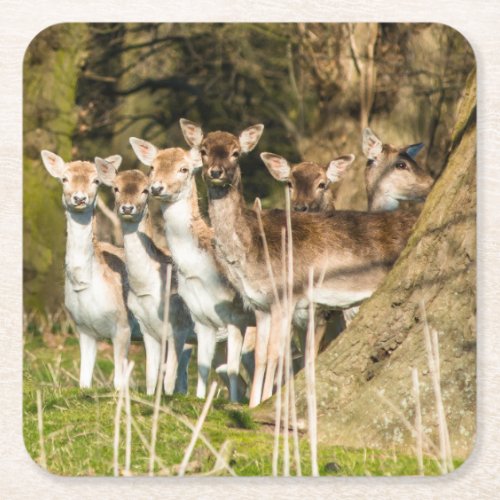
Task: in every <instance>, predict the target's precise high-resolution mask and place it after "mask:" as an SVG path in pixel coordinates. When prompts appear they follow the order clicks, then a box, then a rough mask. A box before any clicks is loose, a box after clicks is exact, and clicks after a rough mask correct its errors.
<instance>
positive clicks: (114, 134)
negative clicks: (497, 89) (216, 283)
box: [23, 23, 474, 311]
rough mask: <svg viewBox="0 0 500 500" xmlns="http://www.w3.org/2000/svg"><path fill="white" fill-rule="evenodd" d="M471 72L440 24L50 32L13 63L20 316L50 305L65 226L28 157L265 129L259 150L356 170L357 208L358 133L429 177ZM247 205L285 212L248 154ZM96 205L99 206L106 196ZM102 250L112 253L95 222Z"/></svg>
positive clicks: (107, 230) (49, 184) (103, 27)
mask: <svg viewBox="0 0 500 500" xmlns="http://www.w3.org/2000/svg"><path fill="white" fill-rule="evenodd" d="M473 68H474V56H473V53H472V50H471V48H470V46H469V45H468V43H467V41H466V40H465V39H464V38H463V37H462V36H461V35H460V34H459V33H457V32H456V31H454V30H453V29H451V28H449V27H447V26H444V25H439V24H309V23H308V24H301V23H298V24H295V23H294V24H290V23H274V24H201V23H200V24H146V23H142V24H105V23H101V24H59V25H55V26H52V27H50V28H48V29H46V30H44V31H43V32H41V33H40V34H39V35H38V36H37V37H36V38H35V39H34V40H33V41H32V43H31V44H30V46H29V48H28V50H27V52H26V55H25V60H24V115H23V116H24V137H23V139H24V184H23V196H24V197H23V209H24V228H23V236H24V255H23V269H24V305H25V309H27V310H33V309H36V310H42V311H54V310H56V309H59V308H60V307H61V304H62V293H63V266H64V249H65V220H64V215H63V211H62V208H61V201H60V186H59V185H58V183H57V182H55V180H54V179H52V178H51V177H49V176H48V175H47V173H46V172H45V170H44V169H43V167H42V164H41V161H40V150H41V149H49V150H52V151H54V152H57V153H58V154H59V155H61V156H62V157H63V158H64V159H66V160H70V159H93V158H94V156H96V155H99V156H108V155H111V154H117V153H118V154H121V155H122V156H123V157H124V167H123V168H133V167H137V166H138V162H137V160H136V159H135V157H134V155H133V153H132V150H131V148H130V147H129V144H128V137H130V136H137V137H141V138H144V139H147V140H149V141H152V142H154V143H156V144H157V145H159V146H162V147H164V146H183V145H184V141H183V138H182V135H181V132H180V129H179V126H178V120H179V118H181V117H186V118H188V119H190V120H193V121H197V122H199V123H200V124H202V126H203V128H204V130H206V131H210V130H215V129H222V130H228V131H232V132H238V131H239V130H241V129H243V128H245V127H246V126H249V125H251V124H254V123H264V125H265V126H266V129H265V133H264V135H263V137H262V139H261V142H260V144H259V147H258V148H257V149H258V150H259V151H265V150H267V151H272V152H276V153H278V154H281V155H283V156H285V157H287V158H288V159H289V160H290V161H292V162H293V161H299V160H300V159H308V160H314V161H319V162H325V163H326V162H327V161H329V160H330V159H332V158H334V157H336V156H339V155H341V154H346V153H353V154H355V155H356V161H355V164H354V165H353V167H352V168H351V170H350V172H349V173H348V175H347V177H346V179H345V180H344V181H343V183H342V184H341V186H340V187H339V189H338V192H337V204H336V205H337V206H338V208H341V209H347V208H352V209H365V208H366V197H365V193H364V186H363V177H362V172H363V168H364V164H365V159H364V158H363V156H362V153H361V130H362V129H363V128H364V127H365V126H367V125H370V127H371V128H372V129H373V130H374V131H375V132H376V133H377V134H378V135H379V136H380V137H381V138H382V139H383V140H384V141H385V142H390V143H393V144H396V145H403V144H409V143H415V142H424V143H425V145H426V148H425V149H424V150H423V152H422V153H421V155H420V157H419V158H420V163H421V164H422V165H425V166H426V167H427V168H428V170H429V171H430V172H431V174H432V175H433V176H434V177H435V178H438V177H440V175H441V173H442V171H443V167H444V165H445V162H446V159H447V157H448V154H449V150H450V146H451V141H452V130H453V128H454V125H455V121H456V117H457V105H458V103H459V101H460V99H461V97H462V96H463V94H464V89H465V84H466V78H467V76H468V75H469V73H470V72H471V71H472V70H473ZM243 175H244V191H245V196H246V198H247V200H248V201H249V202H252V201H253V199H254V198H255V196H260V197H261V198H263V201H264V204H265V206H279V205H280V204H282V203H283V200H282V188H281V187H280V185H278V184H277V183H276V182H275V181H274V180H272V178H271V176H270V175H269V174H268V173H267V171H266V170H265V167H264V165H263V164H262V163H261V161H260V159H259V157H258V151H256V152H253V153H252V154H251V155H249V157H248V158H247V159H246V160H245V162H244V164H243ZM101 195H102V196H103V198H104V199H105V200H106V202H107V203H109V202H110V200H109V193H107V192H102V193H101ZM98 216H99V218H100V220H99V222H100V224H99V227H100V228H101V229H100V234H99V235H98V237H99V238H100V239H106V240H109V241H116V240H117V239H119V236H118V235H116V234H115V233H114V232H113V227H112V224H111V223H110V220H109V218H107V217H103V216H102V215H101V214H100V212H99V213H98Z"/></svg>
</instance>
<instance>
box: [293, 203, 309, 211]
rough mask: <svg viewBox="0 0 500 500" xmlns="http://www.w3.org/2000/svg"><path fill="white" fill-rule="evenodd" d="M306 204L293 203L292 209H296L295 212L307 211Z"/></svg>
mask: <svg viewBox="0 0 500 500" xmlns="http://www.w3.org/2000/svg"><path fill="white" fill-rule="evenodd" d="M307 208H308V207H307V205H305V204H304V205H294V206H293V209H294V210H295V211H296V212H307Z"/></svg>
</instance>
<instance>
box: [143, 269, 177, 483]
mask: <svg viewBox="0 0 500 500" xmlns="http://www.w3.org/2000/svg"><path fill="white" fill-rule="evenodd" d="M171 287H172V265H171V264H169V265H168V266H167V279H166V283H165V299H164V301H165V305H164V307H163V329H162V332H161V348H160V370H159V371H158V380H157V381H156V392H155V405H154V410H153V425H152V427H151V445H150V448H151V453H150V455H149V467H148V473H149V475H150V476H153V475H154V467H155V454H156V437H157V433H158V418H159V415H160V400H161V393H162V386H163V374H164V372H165V353H166V350H167V337H168V329H169V323H168V314H169V309H170V290H171Z"/></svg>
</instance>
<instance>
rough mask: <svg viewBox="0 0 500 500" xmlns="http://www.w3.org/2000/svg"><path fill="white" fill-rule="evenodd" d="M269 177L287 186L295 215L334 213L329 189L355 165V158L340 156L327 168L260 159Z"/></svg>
mask: <svg viewBox="0 0 500 500" xmlns="http://www.w3.org/2000/svg"><path fill="white" fill-rule="evenodd" d="M260 157H261V158H262V161H263V162H264V164H265V165H266V167H267V169H268V170H269V172H270V174H271V175H272V176H273V177H274V178H275V179H276V180H277V181H280V182H283V183H286V184H287V185H288V187H289V189H290V200H291V205H292V208H293V210H295V211H296V212H323V211H328V210H334V209H335V206H334V205H333V196H332V192H331V189H330V188H331V186H332V184H334V183H335V182H339V181H340V180H341V179H342V177H343V176H344V174H345V173H346V172H347V169H348V168H349V166H350V165H351V163H352V162H353V161H354V158H355V156H354V155H345V156H340V157H339V158H337V159H335V160H332V161H331V162H330V163H328V165H320V164H318V163H314V162H309V161H304V162H301V163H297V164H295V165H290V164H289V163H288V162H287V160H286V159H285V158H283V157H282V156H279V155H276V154H273V153H262V154H261V155H260Z"/></svg>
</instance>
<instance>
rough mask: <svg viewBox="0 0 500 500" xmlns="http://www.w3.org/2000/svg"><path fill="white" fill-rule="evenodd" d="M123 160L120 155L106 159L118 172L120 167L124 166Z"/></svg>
mask: <svg viewBox="0 0 500 500" xmlns="http://www.w3.org/2000/svg"><path fill="white" fill-rule="evenodd" d="M122 160H123V158H122V157H121V156H120V155H113V156H108V157H107V158H106V161H107V162H108V163H111V165H113V167H115V169H116V170H118V169H119V168H120V165H121V164H122Z"/></svg>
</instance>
